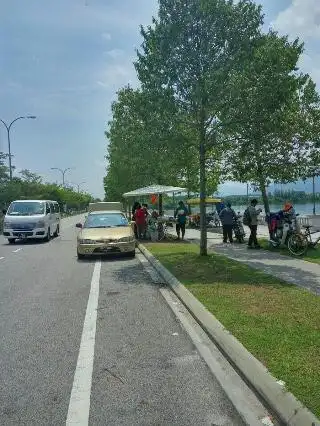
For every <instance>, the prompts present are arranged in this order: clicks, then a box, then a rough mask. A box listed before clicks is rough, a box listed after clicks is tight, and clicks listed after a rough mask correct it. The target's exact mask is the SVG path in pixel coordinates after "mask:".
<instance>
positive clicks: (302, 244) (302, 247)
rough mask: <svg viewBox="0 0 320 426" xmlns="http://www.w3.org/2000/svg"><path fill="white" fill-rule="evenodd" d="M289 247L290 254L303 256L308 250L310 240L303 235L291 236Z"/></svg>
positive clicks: (295, 234)
mask: <svg viewBox="0 0 320 426" xmlns="http://www.w3.org/2000/svg"><path fill="white" fill-rule="evenodd" d="M287 245H288V250H289V252H290V253H291V254H293V255H294V256H303V255H304V254H305V252H306V251H307V250H308V240H307V238H306V236H305V235H303V234H297V233H294V234H291V235H290V236H289V238H288V243H287Z"/></svg>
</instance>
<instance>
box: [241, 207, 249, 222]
mask: <svg viewBox="0 0 320 426" xmlns="http://www.w3.org/2000/svg"><path fill="white" fill-rule="evenodd" d="M242 222H243V224H244V225H246V226H249V225H251V215H250V211H249V207H247V208H246V209H245V211H244V213H243V218H242Z"/></svg>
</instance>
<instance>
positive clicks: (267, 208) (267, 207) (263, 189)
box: [260, 182, 270, 214]
mask: <svg viewBox="0 0 320 426" xmlns="http://www.w3.org/2000/svg"><path fill="white" fill-rule="evenodd" d="M260 191H261V194H262V200H263V205H264V210H265V212H266V214H268V213H270V205H269V199H268V194H267V188H266V184H265V182H260Z"/></svg>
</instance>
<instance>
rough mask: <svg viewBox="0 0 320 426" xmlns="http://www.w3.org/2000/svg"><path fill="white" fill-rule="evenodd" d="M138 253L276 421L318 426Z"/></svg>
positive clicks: (163, 272) (208, 316)
mask: <svg viewBox="0 0 320 426" xmlns="http://www.w3.org/2000/svg"><path fill="white" fill-rule="evenodd" d="M138 248H139V250H140V251H141V252H142V254H143V255H144V256H145V257H146V258H147V259H148V261H149V262H150V263H151V264H152V266H153V267H154V268H155V269H156V270H157V272H158V273H159V274H160V275H161V276H162V278H163V279H164V280H165V282H166V283H168V284H169V285H170V287H171V289H172V290H173V292H174V293H175V294H176V295H177V296H178V298H179V299H180V300H181V301H182V302H183V304H184V305H185V306H186V307H187V309H188V310H189V311H190V313H191V314H192V315H193V316H194V317H195V319H196V320H197V321H198V323H199V324H200V325H201V326H202V327H203V328H204V329H205V331H206V332H207V333H208V334H209V336H210V337H211V338H212V339H213V340H214V342H215V343H216V344H217V345H218V346H219V347H220V348H221V350H222V351H223V352H224V353H225V354H226V356H227V357H228V358H229V360H230V361H231V362H232V364H234V365H235V367H236V368H237V369H238V370H239V372H240V374H242V376H243V377H244V378H245V379H246V380H247V382H248V383H249V384H250V385H251V386H252V387H253V388H254V389H255V391H256V392H257V393H258V394H259V395H260V397H261V398H262V399H263V400H264V401H265V403H266V404H267V405H268V406H269V407H270V408H271V410H272V411H273V412H274V413H275V414H276V415H277V416H278V417H279V419H280V420H281V421H282V422H284V423H285V424H286V425H288V426H320V421H319V420H318V419H317V418H316V417H315V416H314V415H313V414H312V413H311V412H310V411H309V410H308V409H307V408H306V407H305V406H304V405H303V404H302V403H301V402H300V401H299V400H297V399H296V398H295V397H294V395H292V394H291V393H290V392H288V391H286V390H285V388H284V387H283V386H281V385H280V384H279V383H277V381H276V379H275V378H274V377H273V376H272V375H271V374H270V373H269V371H268V370H267V369H266V368H265V367H264V366H263V365H262V364H261V362H260V361H258V360H257V359H256V358H255V357H254V356H253V355H252V354H251V353H250V352H249V351H248V350H247V349H246V348H245V347H244V346H243V345H242V344H241V343H240V342H239V341H238V340H237V339H236V338H235V337H234V336H233V335H232V334H231V333H230V332H229V331H228V330H226V329H225V328H224V326H223V325H222V324H221V323H220V322H219V321H218V320H217V319H216V318H215V317H214V315H212V314H211V313H210V312H209V311H208V310H207V309H206V308H205V307H204V306H203V305H202V303H200V302H199V300H198V299H196V298H195V297H194V296H193V295H192V294H191V293H190V292H189V290H187V288H186V287H185V286H184V285H183V284H181V283H180V281H178V280H177V279H176V277H175V276H173V275H172V274H171V273H170V272H169V271H168V270H167V269H166V268H165V267H164V266H163V265H162V264H161V263H160V262H159V261H158V260H157V259H156V258H155V257H154V256H153V255H152V254H151V253H150V252H149V250H147V249H146V247H144V246H143V245H142V244H138Z"/></svg>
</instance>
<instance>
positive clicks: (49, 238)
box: [45, 228, 51, 243]
mask: <svg viewBox="0 0 320 426" xmlns="http://www.w3.org/2000/svg"><path fill="white" fill-rule="evenodd" d="M50 240H51V230H50V228H48V233H47V235H46V237H45V241H46V242H47V243H48V242H49V241H50Z"/></svg>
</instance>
